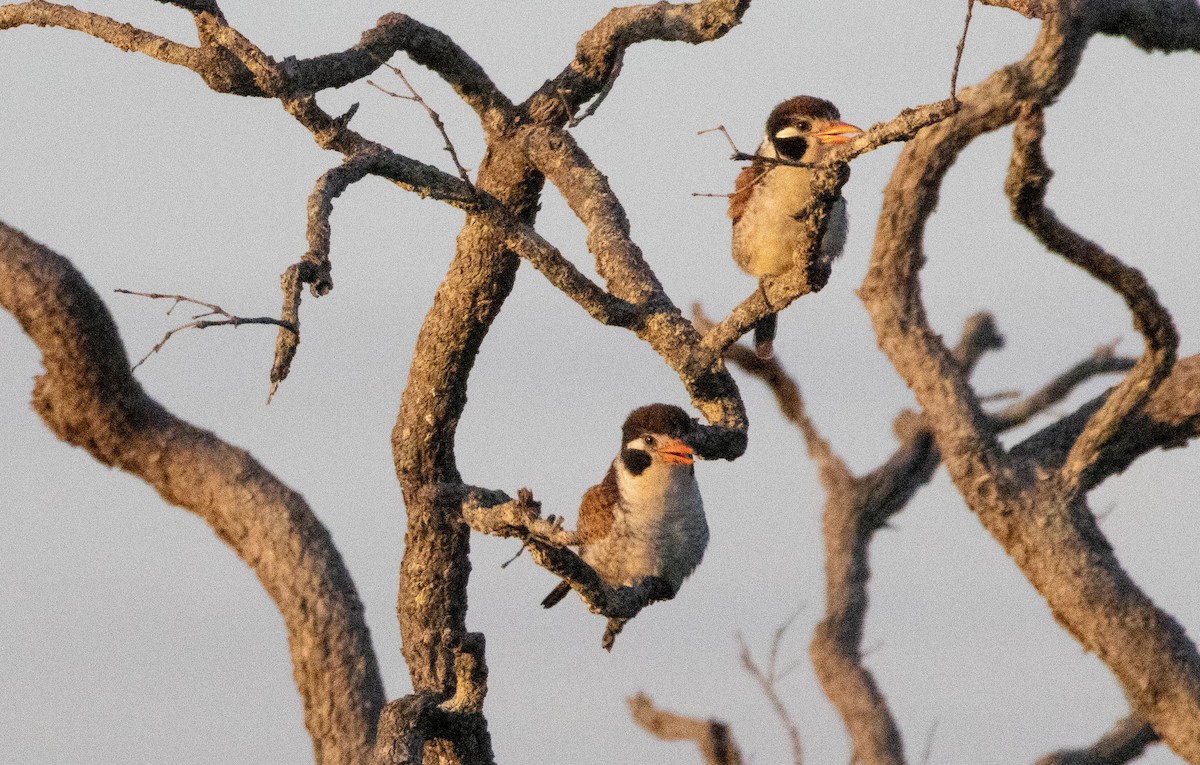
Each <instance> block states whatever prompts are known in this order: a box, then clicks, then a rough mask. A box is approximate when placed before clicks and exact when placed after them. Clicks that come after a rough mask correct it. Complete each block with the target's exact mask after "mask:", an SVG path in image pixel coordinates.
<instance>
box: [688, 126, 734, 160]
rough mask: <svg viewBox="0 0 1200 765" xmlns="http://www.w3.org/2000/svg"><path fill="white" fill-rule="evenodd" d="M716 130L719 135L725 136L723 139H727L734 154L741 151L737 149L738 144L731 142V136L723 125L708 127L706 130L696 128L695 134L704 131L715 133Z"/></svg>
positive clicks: (702, 133)
mask: <svg viewBox="0 0 1200 765" xmlns="http://www.w3.org/2000/svg"><path fill="white" fill-rule="evenodd" d="M716 132H720V133H721V135H723V136H725V140H726V141H729V146H730V148H732V149H733V153H734V154H741V153H742V150H741V149H739V148H738V145H737V144H736V143H734V142H733V136H731V135H729V131H728V130H726V129H725V126H724V125H717V126H716V127H713V128H708V129H707V130H698V131H696V135H704V134H706V133H716Z"/></svg>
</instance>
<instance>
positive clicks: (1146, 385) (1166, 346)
mask: <svg viewBox="0 0 1200 765" xmlns="http://www.w3.org/2000/svg"><path fill="white" fill-rule="evenodd" d="M1045 127H1046V126H1045V122H1044V119H1043V115H1042V110H1041V109H1040V108H1039V107H1037V106H1035V105H1033V104H1026V105H1024V106H1023V107H1022V111H1021V116H1020V119H1019V120H1018V121H1017V124H1016V126H1015V128H1014V129H1013V153H1012V160H1011V163H1010V165H1009V171H1008V179H1007V181H1006V182H1005V191H1006V192H1007V194H1008V198H1009V201H1010V202H1011V204H1012V210H1013V217H1015V218H1016V219H1017V220H1018V221H1019V222H1020V223H1022V224H1023V225H1024V226H1025V227H1026V228H1028V229H1029V231H1030V232H1031V233H1033V235H1034V236H1035V237H1037V239H1038V240H1039V241H1040V242H1042V244H1044V245H1045V246H1046V248H1047V249H1049V250H1050V251H1051V252H1053V253H1055V254H1057V255H1061V256H1062V257H1063V258H1065V259H1066V260H1068V261H1070V262H1071V263H1072V264H1074V265H1076V266H1078V267H1079V268H1081V269H1083V270H1084V271H1086V272H1087V273H1088V274H1089V275H1091V276H1092V277H1094V278H1095V279H1097V280H1098V281H1100V282H1102V283H1104V284H1106V285H1107V286H1108V287H1110V288H1111V289H1112V290H1113V291H1114V292H1116V293H1117V294H1118V295H1120V296H1121V298H1122V299H1123V300H1124V301H1125V304H1126V305H1127V306H1129V310H1130V311H1131V312H1132V313H1133V325H1134V327H1135V328H1136V329H1137V330H1138V332H1140V333H1141V335H1142V338H1143V340H1144V343H1145V351H1144V352H1143V354H1142V357H1141V358H1140V359H1139V360H1138V362H1137V364H1136V365H1134V367H1133V369H1132V370H1131V371H1130V373H1129V374H1128V375H1126V377H1125V379H1124V380H1123V381H1122V382H1121V384H1120V385H1118V386H1117V387H1116V388H1115V389H1114V390H1113V391H1112V393H1111V394H1110V395H1109V396H1108V398H1107V399H1106V400H1105V403H1104V406H1102V407H1101V408H1100V409H1099V410H1098V411H1097V412H1096V413H1095V414H1094V415H1093V416H1092V418H1091V420H1090V421H1089V422H1088V425H1087V427H1085V428H1084V430H1083V432H1082V433H1081V434H1080V435H1079V438H1078V439H1076V441H1075V445H1074V446H1073V447H1072V448H1071V452H1070V454H1068V455H1067V459H1066V461H1065V462H1064V464H1063V467H1062V470H1063V472H1064V478H1065V479H1066V480H1067V481H1068V482H1069V483H1071V484H1077V483H1078V482H1079V481H1080V480H1081V474H1082V473H1083V472H1084V471H1085V470H1087V469H1089V467H1090V466H1091V465H1092V464H1093V463H1095V461H1096V460H1097V458H1098V455H1099V454H1100V453H1101V452H1102V451H1104V450H1105V449H1107V448H1109V447H1110V445H1111V444H1112V443H1113V442H1114V441H1116V440H1118V439H1120V438H1121V436H1122V434H1121V431H1122V430H1123V429H1124V428H1126V427H1128V425H1127V421H1128V418H1129V415H1130V413H1131V412H1133V411H1134V410H1136V409H1138V408H1140V407H1141V406H1142V405H1143V404H1144V403H1145V402H1146V400H1147V399H1148V398H1149V397H1150V396H1151V395H1152V394H1153V393H1154V390H1155V388H1157V387H1158V385H1159V384H1160V383H1161V382H1162V381H1163V380H1164V379H1165V378H1166V377H1167V375H1169V374H1170V373H1171V366H1172V365H1173V364H1174V363H1175V353H1176V349H1177V347H1178V345H1179V336H1178V334H1177V333H1176V331H1175V325H1174V323H1173V322H1172V320H1171V315H1170V314H1169V313H1167V310H1166V309H1165V308H1163V307H1162V305H1161V304H1160V303H1159V302H1158V297H1157V296H1156V295H1155V294H1154V290H1153V288H1151V287H1150V284H1149V283H1148V282H1147V281H1146V278H1145V277H1144V276H1143V275H1142V273H1141V271H1138V270H1137V269H1136V268H1131V267H1129V266H1126V265H1125V264H1124V263H1122V262H1121V261H1120V260H1119V259H1118V258H1116V257H1114V256H1113V255H1110V254H1109V253H1107V252H1105V251H1104V250H1103V249H1102V248H1101V247H1100V246H1099V245H1097V244H1095V243H1093V242H1090V241H1088V240H1087V239H1084V238H1083V237H1082V236H1080V235H1079V234H1077V233H1075V232H1074V231H1072V230H1071V229H1070V228H1069V227H1067V226H1066V225H1064V224H1063V223H1062V222H1060V221H1059V220H1058V218H1057V217H1056V216H1055V215H1054V213H1053V212H1051V211H1050V210H1049V209H1048V208H1047V207H1046V204H1045V200H1046V187H1047V185H1048V184H1049V182H1050V177H1051V175H1052V173H1051V171H1050V168H1049V167H1048V166H1047V165H1046V161H1045V158H1044V157H1043V156H1042V147H1041V141H1042V137H1043V136H1044V135H1045V132H1046V131H1045Z"/></svg>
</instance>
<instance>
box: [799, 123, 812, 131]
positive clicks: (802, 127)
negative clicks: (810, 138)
mask: <svg viewBox="0 0 1200 765" xmlns="http://www.w3.org/2000/svg"><path fill="white" fill-rule="evenodd" d="M810 128H812V123H811V122H809V121H808V120H800V121H799V122H797V123H796V129H797V130H799V131H800V132H801V133H807V132H808V131H809V129H810Z"/></svg>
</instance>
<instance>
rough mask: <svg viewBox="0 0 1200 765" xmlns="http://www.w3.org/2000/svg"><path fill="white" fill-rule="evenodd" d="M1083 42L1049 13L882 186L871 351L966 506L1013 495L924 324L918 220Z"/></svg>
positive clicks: (1055, 88)
mask: <svg viewBox="0 0 1200 765" xmlns="http://www.w3.org/2000/svg"><path fill="white" fill-rule="evenodd" d="M1085 44H1086V30H1085V29H1084V28H1083V26H1082V23H1081V22H1080V21H1079V20H1078V19H1077V18H1075V17H1074V16H1073V15H1072V14H1071V13H1067V12H1063V13H1056V14H1051V15H1050V16H1049V19H1048V20H1047V21H1046V22H1045V23H1044V24H1043V25H1042V29H1041V33H1040V34H1039V36H1038V39H1037V41H1036V43H1035V45H1034V47H1033V49H1032V50H1031V51H1030V52H1029V54H1028V55H1027V56H1026V57H1025V58H1024V60H1022V61H1021V62H1019V63H1018V64H1015V65H1012V66H1009V67H1006V68H1004V69H1001V70H999V71H997V72H996V73H994V74H992V75H991V76H990V77H988V78H987V79H986V80H985V81H984V82H983V83H981V84H980V85H978V86H975V87H969V88H964V89H963V91H962V92H961V93H960V95H959V103H960V109H959V111H958V112H957V113H955V114H954V115H952V116H951V117H949V118H947V119H946V120H945V121H943V122H941V123H939V124H937V125H934V126H932V127H930V128H927V129H926V130H924V131H923V132H922V133H921V134H920V135H918V136H917V137H916V138H915V139H914V140H912V141H910V142H909V143H908V144H907V145H906V146H905V148H904V151H903V152H901V155H900V160H899V162H898V163H897V165H896V169H895V170H894V171H893V174H892V178H891V180H890V181H889V183H888V185H887V188H886V189H885V190H884V210H885V214H883V215H881V216H880V217H879V222H878V225H877V228H876V233H875V246H874V249H873V252H872V256H871V266H870V269H869V270H868V272H867V276H866V278H865V279H864V281H863V285H862V287H861V289H860V290H859V297H860V298H861V299H862V301H863V303H864V305H865V306H866V307H867V311H868V312H869V313H870V315H871V321H872V324H873V326H874V328H875V333H876V336H877V338H878V340H879V344H880V347H881V348H882V349H883V351H884V352H885V353H886V354H887V356H888V358H889V360H890V361H891V362H892V364H893V366H895V368H896V370H897V371H898V372H899V373H900V375H901V377H903V378H904V380H905V382H906V383H908V385H909V387H910V388H912V390H913V393H914V394H915V395H916V398H917V401H918V403H919V404H920V405H921V407H922V410H923V411H924V413H925V416H926V417H928V418H930V419H931V420H932V421H933V432H934V433H935V434H936V435H937V436H938V441H939V444H938V445H939V447H940V448H941V450H942V453H943V455H944V458H945V459H946V461H947V463H946V464H947V467H948V468H949V469H950V471H951V475H952V476H954V477H955V480H956V483H958V485H959V489H960V491H962V492H963V493H964V498H965V499H966V500H967V503H968V504H969V505H972V506H974V503H973V499H974V494H975V493H977V492H993V491H1000V492H1012V491H1015V489H1013V488H1012V487H1006V486H1004V485H1003V484H1004V483H1005V476H1006V471H1005V470H1004V467H1003V465H1004V463H1005V458H1004V454H1003V451H1002V449H1001V448H1000V445H999V443H998V442H997V441H996V439H995V436H994V431H993V428H992V423H991V421H990V418H988V417H987V415H986V414H985V413H984V412H983V410H982V408H981V407H980V405H979V401H978V399H977V398H976V396H975V395H974V392H973V391H972V390H971V388H970V385H969V384H968V382H967V379H966V375H965V374H964V370H963V369H962V367H961V365H960V364H958V363H957V362H955V360H954V359H953V357H952V355H951V353H950V351H949V350H948V349H947V348H946V347H945V345H944V343H943V342H942V340H941V338H940V337H939V336H938V335H937V334H936V333H935V332H934V331H933V330H932V328H931V327H930V326H929V321H928V318H927V317H926V314H925V308H924V305H923V303H922V300H921V286H920V278H919V273H920V269H921V267H922V265H923V264H924V253H923V251H922V239H923V236H924V230H925V224H926V221H927V220H928V219H929V216H930V215H932V213H933V210H934V208H935V207H936V205H937V201H938V195H939V190H940V187H941V182H942V179H943V178H944V176H945V174H946V172H947V171H948V170H949V168H950V167H951V165H952V164H953V163H954V161H955V160H956V159H957V157H958V154H959V153H960V152H961V151H962V150H963V149H964V148H965V147H966V146H967V144H968V143H970V141H972V140H973V139H974V138H975V137H977V136H979V135H982V134H983V133H986V132H989V131H992V130H996V129H997V128H1000V127H1002V126H1003V125H1005V124H1007V123H1009V122H1011V121H1013V120H1014V119H1015V118H1016V116H1017V114H1018V110H1019V104H1020V102H1021V100H1022V99H1024V98H1026V97H1036V98H1037V99H1039V100H1041V101H1051V100H1053V99H1054V97H1055V96H1057V94H1058V93H1059V92H1060V91H1061V90H1062V88H1064V87H1066V84H1067V82H1069V81H1070V78H1071V76H1072V75H1073V73H1074V71H1075V68H1076V67H1077V66H1078V63H1079V59H1080V57H1081V56H1082V53H1083V48H1084V45H1085Z"/></svg>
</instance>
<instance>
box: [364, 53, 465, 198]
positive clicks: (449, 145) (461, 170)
mask: <svg viewBox="0 0 1200 765" xmlns="http://www.w3.org/2000/svg"><path fill="white" fill-rule="evenodd" d="M384 66H386V67H387V68H388V69H390V70H392V73H393V74H395V75H396V76H397V77H399V78H400V81H401V82H403V83H404V87H405V88H407V89H408V92H409V95H407V96H404V95H401V94H399V93H393V92H392V91H390V90H388V89H387V88H384V87H382V86H380V85H378V84H376V83H375V82H374V81H372V80H367V84H368V85H370V86H371V87H373V88H376V89H377V90H379V91H380V92H382V93H386V94H387V95H389V96H391V97H392V98H399V99H402V100H405V101H415V102H416V103H417V104H419V105H420V107H421V108H422V109H424V110H425V113H426V114H428V115H429V119H430V120H431V121H432V122H433V126H434V127H435V128H437V131H438V132H439V133H441V135H442V140H443V141H445V146H444V148H445V150H446V151H447V153H449V154H450V159H451V160H453V162H454V167H455V168H456V169H457V170H458V177H459V178H462V179H463V180H464V181H466V182H467V183H470V182H471V177H470V176H469V175H468V174H467V168H465V167H463V166H462V163H461V162H459V161H458V152H457V151H455V150H454V142H453V141H451V140H450V134H449V133H447V132H446V124H445V123H444V122H442V117H441V115H440V114H438V113H437V112H435V111H434V110H433V107H431V106H430V105H429V104H428V103H427V102H426V101H425V99H424V98H421V94H420V93H418V92H417V89H416V88H414V87H413V86H412V83H410V82H409V81H408V78H407V77H405V76H404V72H403V71H401V70H400V68H399V67H395V66H392V65H391V64H384Z"/></svg>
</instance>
